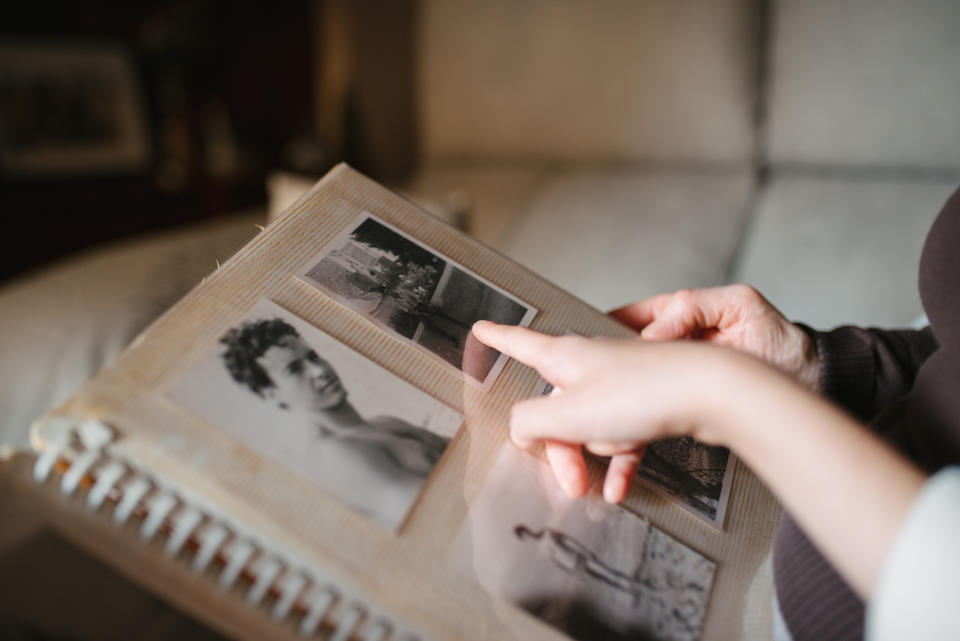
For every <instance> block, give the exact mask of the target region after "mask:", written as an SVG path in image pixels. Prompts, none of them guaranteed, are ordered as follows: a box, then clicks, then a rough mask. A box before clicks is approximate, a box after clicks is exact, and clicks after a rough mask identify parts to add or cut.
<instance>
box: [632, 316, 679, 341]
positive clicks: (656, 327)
mask: <svg viewBox="0 0 960 641" xmlns="http://www.w3.org/2000/svg"><path fill="white" fill-rule="evenodd" d="M687 332H688V329H687V327H686V326H685V324H684V323H683V321H682V319H674V318H664V319H660V320H656V321H654V322H652V323H650V324H649V325H647V326H646V327H644V328H643V331H641V332H640V338H643V339H646V340H649V341H672V340H676V339H678V338H683V337H684V336H686V334H687Z"/></svg>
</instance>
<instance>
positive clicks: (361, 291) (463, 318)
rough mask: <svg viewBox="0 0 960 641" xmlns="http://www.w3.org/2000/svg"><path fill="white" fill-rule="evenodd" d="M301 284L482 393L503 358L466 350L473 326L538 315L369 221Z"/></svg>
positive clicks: (316, 261) (312, 267)
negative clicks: (443, 365) (419, 351)
mask: <svg viewBox="0 0 960 641" xmlns="http://www.w3.org/2000/svg"><path fill="white" fill-rule="evenodd" d="M301 279H302V280H303V281H304V282H306V283H308V284H310V285H312V286H313V287H316V288H317V289H319V290H320V291H322V292H323V293H325V294H327V295H328V296H330V297H331V298H333V299H334V300H337V301H338V302H340V303H341V304H343V305H345V306H347V307H349V308H350V309H352V310H354V311H356V312H358V313H361V314H363V315H364V316H366V317H367V318H369V319H370V320H372V321H373V322H374V323H376V324H377V325H379V326H380V327H383V328H385V329H387V330H389V331H391V332H393V333H395V334H397V335H398V336H400V337H402V338H404V339H406V340H407V341H410V342H411V343H413V344H415V345H416V346H418V347H419V348H421V349H423V350H425V351H427V352H428V353H430V354H431V355H433V356H435V357H438V358H440V359H442V361H443V362H444V363H446V364H448V365H450V366H452V367H455V368H456V369H457V370H459V371H462V372H463V373H465V374H467V375H468V376H470V377H471V378H473V379H475V380H477V381H479V382H481V383H483V384H484V385H490V384H492V383H493V380H495V379H496V376H497V374H499V372H500V370H501V369H502V368H503V365H504V364H505V362H506V358H505V357H503V356H502V355H501V354H500V353H499V352H497V351H495V350H492V349H490V348H487V347H484V346H482V345H480V344H479V343H476V342H475V341H474V342H473V343H472V344H471V345H470V349H469V350H468V349H467V343H468V341H471V339H472V337H471V334H470V329H471V328H472V327H473V324H474V323H475V322H476V321H478V320H480V319H486V320H493V321H496V322H498V323H507V324H511V325H529V323H530V321H532V320H533V317H534V315H535V314H536V310H535V309H534V308H533V307H531V306H530V305H527V304H526V303H524V302H522V301H520V300H519V299H517V298H516V297H514V296H512V295H510V294H509V293H507V292H505V291H503V290H502V289H500V288H499V287H497V286H495V285H493V284H492V283H490V282H488V281H487V280H486V279H484V278H482V277H480V276H478V275H476V274H474V273H472V272H470V271H468V270H467V269H465V268H463V267H461V266H460V265H458V264H457V263H455V262H454V261H452V260H450V259H448V258H446V257H445V256H442V255H440V254H438V253H436V252H434V251H433V250H431V249H430V248H429V247H427V246H425V245H423V244H422V243H419V242H418V241H416V240H414V239H413V238H411V237H410V236H408V235H406V234H404V233H403V232H401V231H399V230H397V229H395V228H394V227H392V226H390V225H388V224H387V223H384V222H383V221H380V220H378V219H376V218H374V217H373V216H371V215H369V214H365V215H364V216H363V218H362V220H361V221H359V223H358V224H356V225H351V226H350V227H349V230H348V232H347V233H346V234H344V235H341V236H340V237H339V238H338V239H336V240H335V241H334V242H333V243H331V244H330V246H328V247H327V248H325V249H324V251H323V252H322V253H321V254H320V255H318V256H316V257H314V258H313V259H312V260H311V261H310V262H309V263H308V266H307V267H306V269H305V270H304V271H303V272H302V274H301Z"/></svg>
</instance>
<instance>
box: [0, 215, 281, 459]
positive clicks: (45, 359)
mask: <svg viewBox="0 0 960 641" xmlns="http://www.w3.org/2000/svg"><path fill="white" fill-rule="evenodd" d="M264 218H265V216H264V214H263V213H261V212H258V213H251V214H247V215H243V216H238V217H237V218H234V219H231V220H229V221H227V222H218V223H213V224H210V223H208V224H205V225H200V226H197V225H193V226H190V227H187V228H184V229H179V230H175V231H170V232H164V233H161V234H155V235H152V236H149V237H145V238H139V239H135V240H131V241H126V242H123V243H120V244H117V245H113V246H110V247H107V248H103V249H98V250H95V251H93V252H90V253H88V254H85V255H83V256H80V257H77V258H74V259H70V260H66V261H64V262H61V263H59V264H57V265H54V266H52V267H49V268H47V269H45V270H44V271H42V272H39V273H36V274H33V275H30V276H26V277H23V278H21V279H19V280H17V281H16V282H12V283H9V284H7V285H6V286H5V287H4V288H3V289H2V290H0V354H3V358H2V361H0V362H2V367H0V454H2V451H3V448H4V447H7V446H12V447H14V448H19V449H22V448H24V447H26V446H27V433H28V428H29V426H30V423H31V422H32V421H33V420H34V419H36V418H38V417H39V416H40V415H41V414H43V413H44V412H46V411H47V410H49V409H51V408H53V407H54V406H55V405H57V404H59V403H60V402H61V401H63V400H65V399H66V398H67V397H68V396H69V395H70V394H71V393H72V392H74V391H75V390H76V388H77V387H79V386H80V384H81V383H83V382H84V381H85V380H86V379H87V378H89V377H90V376H92V375H93V374H95V373H96V372H97V370H99V369H100V367H101V366H103V365H104V364H105V363H106V362H107V361H108V360H110V359H112V358H113V357H114V356H115V355H117V354H118V353H119V352H120V351H121V350H122V349H123V348H124V347H125V346H126V345H127V343H129V342H130V340H131V339H133V338H134V337H135V336H136V335H137V334H138V333H139V332H140V330H141V329H143V328H145V327H146V326H147V325H148V324H149V323H150V322H151V321H152V320H153V319H154V318H156V317H157V316H159V315H160V314H161V312H163V311H164V310H165V309H166V308H167V307H169V306H170V305H172V304H173V303H174V302H176V301H177V299H179V298H180V297H181V296H183V295H184V294H185V293H187V291H189V290H190V289H191V288H192V287H193V286H194V285H196V284H197V283H199V282H200V280H201V279H202V278H203V277H204V276H206V275H207V274H209V273H210V272H212V271H213V270H215V269H216V268H217V264H218V261H220V262H223V261H225V260H226V259H227V258H229V257H230V255H231V254H232V253H233V252H234V251H236V250H237V249H238V248H240V247H241V246H242V245H243V244H244V243H245V242H246V241H247V240H249V239H250V238H252V237H253V236H255V235H256V234H257V231H258V229H257V227H256V226H255V224H256V223H260V222H262V221H263V220H264Z"/></svg>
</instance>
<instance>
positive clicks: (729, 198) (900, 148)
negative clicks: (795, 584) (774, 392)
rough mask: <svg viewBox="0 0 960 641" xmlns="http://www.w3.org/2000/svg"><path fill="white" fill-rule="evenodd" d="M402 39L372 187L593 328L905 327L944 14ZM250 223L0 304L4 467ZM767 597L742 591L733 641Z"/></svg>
mask: <svg viewBox="0 0 960 641" xmlns="http://www.w3.org/2000/svg"><path fill="white" fill-rule="evenodd" d="M330 4H334V5H337V4H342V3H336V2H334V3H330ZM361 4H365V6H368V5H370V4H371V3H361ZM415 26H416V28H415V29H413V30H412V33H413V37H414V38H415V42H414V43H413V44H414V49H415V51H416V56H415V57H414V59H413V61H414V65H415V69H414V73H411V74H410V77H411V78H413V79H414V85H413V86H412V87H410V88H408V89H409V90H410V93H411V95H412V96H413V97H414V107H415V109H414V112H415V116H416V128H415V131H416V147H417V149H418V150H419V153H418V154H417V160H416V164H415V166H414V167H413V173H412V175H411V177H410V178H409V179H408V180H404V181H402V182H397V183H395V185H394V186H395V187H397V188H398V189H402V190H404V191H405V192H406V193H408V194H410V195H411V197H413V198H414V199H419V200H421V202H423V203H424V204H425V206H427V207H428V208H430V209H432V210H434V211H435V212H437V213H439V214H449V209H450V207H449V203H451V202H455V203H456V208H457V210H458V212H457V213H458V214H461V215H462V216H461V218H462V222H463V224H464V226H465V228H466V230H467V231H468V232H469V233H471V234H473V235H475V236H476V237H478V238H479V239H480V240H482V241H484V242H485V243H487V244H489V245H491V246H492V247H494V248H496V249H498V250H499V251H501V252H503V253H504V254H506V255H508V256H510V257H512V258H514V259H516V260H518V261H519V262H521V263H523V264H525V265H527V266H528V267H530V268H531V269H533V270H535V271H537V272H539V273H541V274H542V275H544V276H546V277H547V278H548V279H551V280H553V281H554V282H556V283H557V284H559V285H560V286H562V287H564V288H566V289H568V290H569V291H571V292H573V293H574V294H576V295H578V296H579V297H581V298H583V299H584V300H586V301H587V302H589V303H591V304H592V305H594V306H596V307H598V308H601V309H608V308H611V307H614V306H618V305H621V304H624V303H627V302H630V301H632V300H636V299H641V298H644V297H647V296H650V295H653V294H656V293H659V292H663V291H671V290H674V289H678V288H684V287H706V286H712V285H719V284H723V283H728V282H747V283H750V284H752V285H754V286H756V287H757V288H758V289H759V290H760V291H761V292H763V293H764V294H766V296H767V297H768V298H769V299H770V300H771V301H772V302H773V303H774V304H775V305H777V306H778V307H780V308H781V309H782V310H783V311H784V312H785V314H787V316H788V317H791V318H794V319H798V320H804V321H806V322H807V323H809V324H811V325H813V326H816V327H829V326H833V325H837V324H842V323H857V324H876V325H884V326H895V325H907V324H911V323H914V322H917V321H918V319H920V317H921V314H922V309H921V307H920V302H919V300H918V296H917V291H916V271H917V261H918V257H919V253H920V250H921V246H922V242H923V239H924V236H925V233H926V229H927V228H928V226H929V224H930V222H931V221H932V219H933V217H934V216H935V215H936V213H937V212H938V210H939V208H940V206H941V205H942V203H943V202H944V201H945V200H946V198H947V196H948V195H949V194H950V193H951V192H952V190H953V189H954V188H955V187H956V186H957V185H958V184H960V110H957V109H956V105H957V104H960V74H958V73H957V69H958V68H960V39H958V38H957V37H956V35H957V33H958V31H960V3H957V2H955V1H954V0H781V1H776V2H772V1H769V0H642V1H639V0H605V1H604V2H589V1H588V0H524V1H523V2H516V1H514V0H487V1H485V2H472V1H470V0H422V2H420V3H419V4H418V5H417V7H416V14H415ZM362 35H363V34H362V33H361V34H359V36H358V38H357V39H356V42H355V44H354V46H364V47H372V48H376V46H377V41H376V39H373V38H368V39H364V38H363V37H362ZM338 82H340V84H341V85H343V84H344V81H343V78H339V80H338ZM388 107H389V106H388ZM381 111H382V110H381ZM360 115H361V116H364V117H367V118H371V119H373V118H376V117H377V113H369V114H360ZM377 126H381V127H382V126H383V125H382V124H381V125H376V123H371V126H370V127H368V130H371V131H376V130H377ZM280 183H282V184H283V185H285V186H286V187H287V189H286V191H290V187H291V184H292V185H293V187H292V197H296V195H297V194H298V193H299V192H298V189H302V188H303V185H302V184H301V185H300V186H299V187H297V183H295V182H293V183H291V181H289V180H281V181H280ZM274 191H275V192H276V193H275V200H274V202H273V203H272V205H273V208H274V209H279V208H282V204H283V202H286V201H285V200H284V197H283V196H282V194H280V193H279V192H280V191H283V190H279V189H275V190H274ZM438 203H439V204H438ZM264 218H265V214H264V213H263V212H254V213H251V214H249V215H247V216H245V217H240V218H237V219H235V220H234V221H232V222H229V223H225V224H221V225H216V226H206V227H203V228H191V229H186V230H180V231H173V232H168V233H166V234H165V235H162V236H159V237H156V238H148V239H140V240H137V241H133V242H128V243H125V244H123V245H121V246H115V247H111V248H105V249H104V250H102V251H100V252H97V253H94V254H89V255H86V256H83V257H80V258H78V259H73V260H71V261H68V262H66V263H61V264H59V265H56V266H52V267H50V268H48V269H47V270H45V271H44V272H42V273H39V274H35V275H32V276H29V277H25V278H21V279H19V280H18V281H17V282H15V283H12V284H9V285H7V286H6V287H5V288H4V290H3V291H0V323H2V326H3V329H4V330H5V331H2V332H0V353H2V354H3V368H2V371H0V415H2V416H3V419H2V424H0V443H7V444H8V445H14V446H23V445H25V443H26V435H27V427H28V424H29V420H30V419H31V418H32V417H33V416H36V415H38V414H40V413H41V412H43V411H44V410H46V409H47V408H48V407H50V406H51V405H52V404H54V403H56V402H58V401H59V400H61V399H62V398H64V397H65V396H66V395H67V394H69V392H70V391H72V390H73V389H74V388H75V387H76V386H77V385H79V383H80V382H82V380H84V379H85V378H86V377H87V376H89V375H90V374H92V373H93V372H94V371H96V369H97V368H98V367H99V366H100V365H101V364H102V363H103V362H105V361H106V360H108V359H109V358H111V357H112V356H113V355H115V354H116V353H117V352H118V351H119V350H120V349H121V348H122V346H123V345H124V344H126V342H128V341H129V340H131V339H132V338H133V337H134V336H135V334H136V333H137V332H138V331H139V329H141V328H142V327H143V326H145V325H146V324H147V323H148V322H149V320H150V319H151V318H152V317H154V316H155V315H156V314H158V313H159V312H160V311H161V310H162V309H163V308H164V307H165V306H167V305H169V304H170V303H172V302H173V301H174V300H176V298H177V297H179V296H180V295H181V294H182V293H184V292H186V291H187V290H188V289H189V288H190V287H191V286H192V285H193V284H195V283H197V282H199V280H200V279H201V278H202V277H203V276H204V275H205V274H207V273H209V272H210V271H211V270H212V269H215V268H216V261H218V260H219V261H222V260H224V259H225V258H226V257H228V256H229V254H230V253H231V252H232V251H233V250H234V249H235V248H237V247H239V246H240V245H241V244H242V243H243V242H244V241H245V240H247V239H249V238H250V237H252V236H253V235H255V233H256V232H257V228H256V227H255V225H256V224H258V223H260V222H262V221H263V219H264ZM920 322H922V319H921V320H920ZM769 596H770V581H769V571H768V568H766V566H764V568H761V571H760V572H758V578H757V581H756V585H755V590H754V594H753V595H752V596H751V601H750V603H751V605H750V608H749V609H748V611H746V612H745V613H744V625H743V632H742V634H743V636H744V638H762V636H764V635H765V631H766V630H769V625H770V621H769V616H768V614H764V612H765V611H764V608H763V606H764V604H766V603H769ZM758 631H759V632H758Z"/></svg>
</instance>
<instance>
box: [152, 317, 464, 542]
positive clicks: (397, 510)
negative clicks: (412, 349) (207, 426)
mask: <svg viewBox="0 0 960 641" xmlns="http://www.w3.org/2000/svg"><path fill="white" fill-rule="evenodd" d="M168 394H169V397H170V398H171V399H172V400H173V401H175V402H176V403H178V404H179V405H181V406H182V407H184V408H185V409H187V410H189V411H190V412H191V413H193V414H195V415H196V416H198V417H199V418H201V419H203V420H204V421H206V422H208V423H211V424H213V425H215V426H217V427H218V428H220V429H221V430H223V431H224V432H226V433H228V434H230V435H231V436H233V437H235V438H237V439H238V440H240V441H241V442H242V443H243V444H244V445H246V446H247V447H248V448H250V449H252V450H254V451H255V452H257V453H259V454H262V455H263V456H266V457H269V458H271V459H273V460H275V461H277V462H278V463H280V464H281V465H283V466H284V467H286V468H287V469H288V470H290V471H291V472H293V473H295V474H297V475H299V476H300V477H302V478H304V479H306V480H308V481H310V482H312V483H313V484H315V485H316V486H318V487H319V488H321V489H322V490H324V491H326V492H327V493H328V494H330V495H332V496H334V497H335V498H337V499H338V500H340V501H342V502H343V503H345V504H346V505H348V506H350V507H351V508H353V509H354V510H356V511H358V512H360V513H362V514H364V515H366V516H367V517H369V518H370V519H372V520H373V521H375V522H377V523H379V524H380V525H382V526H384V527H386V528H388V529H390V530H393V529H396V528H397V527H398V526H399V525H400V523H401V522H402V521H403V520H404V518H405V517H406V515H407V512H408V511H409V509H410V506H411V505H412V504H413V502H414V500H415V499H416V497H417V495H418V494H419V493H420V490H421V488H422V486H423V484H424V481H426V479H427V477H428V476H429V475H430V472H431V471H432V469H433V467H434V466H435V465H436V464H437V461H438V460H439V459H440V456H441V455H442V454H443V452H444V450H445V449H446V447H447V444H448V443H449V441H450V439H451V438H452V437H453V436H454V434H456V432H457V430H458V429H459V428H460V425H461V423H462V421H463V417H462V416H461V415H460V414H459V413H457V412H455V411H454V410H452V409H451V408H449V407H447V406H446V405H444V404H443V403H441V402H439V401H438V400H436V399H434V398H433V397H431V396H429V395H428V394H426V393H424V392H423V391H421V390H419V389H417V388H415V387H413V386H412V385H410V384H409V383H407V382H406V381H404V380H402V379H401V378H399V377H397V376H395V375H393V374H391V373H390V372H388V371H386V370H385V369H383V368H382V367H380V366H379V365H377V364H375V363H373V362H372V361H370V360H368V359H367V358H366V357H364V356H362V355H361V354H359V353H357V352H355V351H353V350H352V349H350V348H349V347H347V346H346V345H344V344H342V343H340V342H339V341H337V340H336V339H334V338H333V337H331V336H329V335H327V334H326V333H324V332H322V331H321V330H319V329H317V328H316V327H314V326H312V325H310V324H309V323H307V322H305V321H304V320H303V319H301V318H299V317H297V316H296V315H294V314H292V313H290V312H288V311H287V310H285V309H283V308H282V307H280V306H279V305H277V304H276V303H273V302H272V301H270V300H267V299H262V300H260V301H259V302H258V303H257V304H256V305H255V306H254V307H253V308H252V309H251V310H250V311H249V312H248V313H247V314H246V315H245V316H244V318H243V319H242V320H241V321H240V322H238V323H237V324H236V325H235V326H234V327H232V328H231V329H230V330H229V331H227V332H226V333H225V334H224V335H223V336H222V337H221V338H220V339H219V341H217V343H216V344H215V345H214V346H213V347H212V348H211V349H210V350H209V351H208V352H207V353H206V354H204V355H203V356H202V357H201V358H200V360H199V361H198V362H197V363H195V364H194V365H193V366H192V367H191V368H190V369H189V370H188V371H187V372H186V373H185V374H184V375H183V376H182V377H181V378H180V379H179V380H177V381H176V382H175V383H174V384H173V385H172V386H171V388H170V389H169V391H168Z"/></svg>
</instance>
